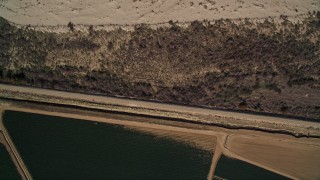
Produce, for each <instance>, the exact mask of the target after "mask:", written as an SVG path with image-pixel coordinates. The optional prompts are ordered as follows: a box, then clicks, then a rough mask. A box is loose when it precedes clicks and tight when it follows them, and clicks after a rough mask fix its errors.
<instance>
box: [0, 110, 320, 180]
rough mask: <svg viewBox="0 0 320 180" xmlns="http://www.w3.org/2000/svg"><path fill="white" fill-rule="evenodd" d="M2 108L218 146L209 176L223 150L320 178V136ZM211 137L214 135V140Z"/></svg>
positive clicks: (267, 165) (270, 167) (272, 168)
mask: <svg viewBox="0 0 320 180" xmlns="http://www.w3.org/2000/svg"><path fill="white" fill-rule="evenodd" d="M3 108H4V109H11V110H17V111H23V112H32V113H39V114H46V115H53V116H62V117H68V118H76V119H82V120H90V121H97V122H104V123H111V124H118V125H124V126H126V127H128V128H131V129H135V130H142V131H143V132H148V133H154V134H157V135H161V136H168V137H169V136H171V137H173V138H177V139H179V140H183V141H184V142H188V143H192V144H194V145H197V146H199V147H201V146H202V148H207V149H208V150H209V149H210V148H211V149H212V148H213V147H215V152H214V156H213V160H212V165H211V167H210V171H209V173H208V177H209V178H211V177H213V173H214V168H215V166H216V163H217V161H218V159H219V157H220V155H221V153H223V154H225V155H227V156H230V157H233V158H236V159H240V160H243V161H246V162H249V163H251V164H254V165H257V166H260V167H262V168H265V169H268V170H270V171H273V172H276V173H279V174H282V175H284V176H287V177H289V178H292V179H301V178H302V179H317V178H319V173H318V171H317V167H319V162H320V156H319V154H320V139H314V138H295V137H293V136H289V135H282V134H269V133H264V132H258V131H250V130H230V129H224V128H215V127H212V128H209V129H198V128H195V129H193V128H190V127H189V128H184V127H177V126H173V125H172V126H167V125H161V124H150V123H144V122H138V121H134V120H130V121H126V120H119V119H113V118H104V117H96V116H93V115H90V116H85V115H83V114H75V113H74V112H73V113H72V114H70V113H62V112H54V111H48V110H46V111H44V110H37V109H29V108H22V107H19V108H18V107H9V106H6V107H4V106H3ZM189 135H190V136H189ZM210 137H212V139H211V138H210ZM200 139H201V140H200ZM211 140H212V141H211ZM195 141H199V142H195ZM214 142H216V143H214ZM297 157H298V158H297ZM208 170H209V169H208Z"/></svg>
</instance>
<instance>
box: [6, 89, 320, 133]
mask: <svg viewBox="0 0 320 180" xmlns="http://www.w3.org/2000/svg"><path fill="white" fill-rule="evenodd" d="M1 89H3V90H10V91H17V92H22V93H35V94H37V95H47V96H54V97H60V98H72V99H79V100H85V101H92V102H98V103H107V104H114V105H121V106H128V107H139V108H146V109H156V110H163V111H175V112H179V113H195V114H202V115H212V116H220V117H226V118H229V117H230V118H236V119H243V120H249V121H260V122H267V123H277V124H286V125H289V126H299V127H313V128H319V129H320V123H317V122H309V121H302V120H298V119H290V118H279V117H271V116H262V115H253V114H247V113H239V112H229V111H222V110H213V109H207V108H197V107H190V106H183V105H172V104H165V103H157V102H147V101H139V100H133V99H124V98H115V97H106V96H98V95H89V94H81V93H73V92H64V91H56V90H49V89H40V88H33V87H21V86H13V85H6V84H0V90H1Z"/></svg>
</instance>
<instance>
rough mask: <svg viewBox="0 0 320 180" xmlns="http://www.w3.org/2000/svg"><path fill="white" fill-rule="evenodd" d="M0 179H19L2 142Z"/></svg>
mask: <svg viewBox="0 0 320 180" xmlns="http://www.w3.org/2000/svg"><path fill="white" fill-rule="evenodd" d="M0 179H12V180H14V179H21V176H20V174H19V172H18V170H17V169H16V167H15V166H14V164H13V162H12V160H11V157H10V155H9V153H8V151H7V149H6V148H5V147H4V145H3V144H0Z"/></svg>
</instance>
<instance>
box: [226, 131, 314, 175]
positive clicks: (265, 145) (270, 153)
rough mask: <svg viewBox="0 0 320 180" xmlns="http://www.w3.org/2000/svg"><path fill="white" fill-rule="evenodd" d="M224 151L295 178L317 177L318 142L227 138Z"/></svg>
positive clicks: (262, 137) (265, 138)
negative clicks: (227, 150) (226, 150)
mask: <svg viewBox="0 0 320 180" xmlns="http://www.w3.org/2000/svg"><path fill="white" fill-rule="evenodd" d="M226 146H227V148H228V149H229V150H230V151H231V152H233V153H234V154H236V155H238V156H241V157H243V158H245V159H248V160H250V161H253V162H256V163H259V164H262V165H264V166H266V167H269V168H271V169H274V170H277V171H279V172H284V173H285V174H288V175H290V176H292V177H296V178H298V179H319V178H320V171H319V167H320V141H318V142H316V143H309V142H305V141H304V140H303V139H294V140H292V139H290V140H289V139H287V138H282V139H280V138H270V137H267V136H256V135H237V136H236V135H230V136H229V137H228V140H227V143H226Z"/></svg>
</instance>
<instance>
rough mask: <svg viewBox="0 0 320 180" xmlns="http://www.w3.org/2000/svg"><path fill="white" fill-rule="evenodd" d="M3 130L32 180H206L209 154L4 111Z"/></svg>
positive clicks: (105, 128) (100, 126) (86, 124)
mask: <svg viewBox="0 0 320 180" xmlns="http://www.w3.org/2000/svg"><path fill="white" fill-rule="evenodd" d="M3 120H4V125H5V127H6V128H7V130H8V132H9V134H10V136H11V138H12V140H13V141H14V143H15V145H16V147H17V149H18V151H19V153H20V155H21V157H22V159H23V160H24V162H25V164H26V166H27V167H28V169H29V171H30V173H31V175H32V176H33V178H34V179H61V178H64V179H65V178H72V179H83V178H86V179H206V178H207V175H208V172H209V169H210V163H211V159H212V153H210V152H208V151H204V150H201V149H198V148H196V147H194V146H190V145H188V144H185V143H181V142H178V141H175V140H173V139H170V138H165V137H157V136H154V135H150V134H145V133H140V132H137V131H132V130H129V129H127V128H124V127H123V126H119V125H112V124H105V123H96V122H92V121H83V120H75V119H70V118H62V117H54V116H46V115H39V114H32V113H24V112H16V111H5V113H4V117H3Z"/></svg>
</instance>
